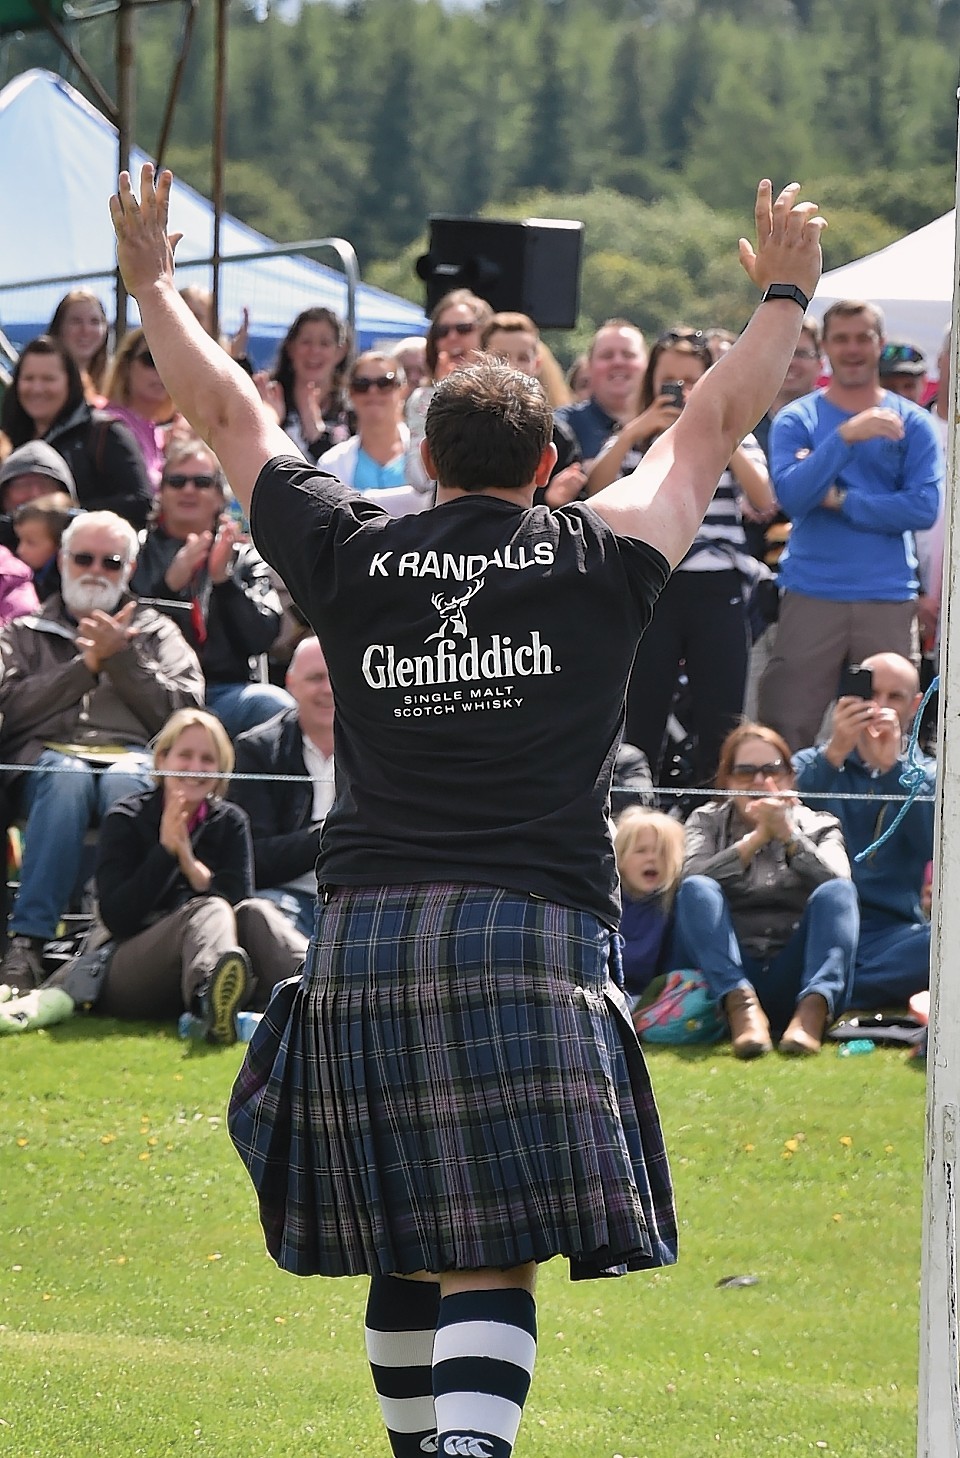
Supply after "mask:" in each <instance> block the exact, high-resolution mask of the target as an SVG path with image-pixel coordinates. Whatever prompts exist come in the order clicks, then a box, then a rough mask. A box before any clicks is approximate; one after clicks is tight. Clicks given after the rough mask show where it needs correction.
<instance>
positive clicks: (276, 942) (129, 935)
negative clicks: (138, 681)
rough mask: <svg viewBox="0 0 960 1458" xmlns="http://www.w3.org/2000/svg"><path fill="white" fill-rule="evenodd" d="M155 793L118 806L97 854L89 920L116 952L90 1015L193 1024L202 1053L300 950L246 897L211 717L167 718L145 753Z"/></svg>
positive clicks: (245, 834) (246, 842) (260, 1000)
mask: <svg viewBox="0 0 960 1458" xmlns="http://www.w3.org/2000/svg"><path fill="white" fill-rule="evenodd" d="M153 758H154V768H155V770H156V772H157V773H156V775H155V778H156V779H157V785H156V787H155V788H154V789H152V790H147V791H145V792H144V793H142V794H139V795H131V796H129V797H127V798H126V799H123V800H118V801H116V802H115V804H114V805H112V806H111V808H110V810H109V811H108V813H107V814H106V815H105V816H104V819H103V824H102V825H101V827H100V840H99V845H98V851H97V871H96V885H97V896H98V898H99V904H100V917H101V919H102V921H103V923H104V925H105V927H106V928H107V930H108V931H109V933H110V934H111V936H112V937H113V938H114V940H115V942H116V944H117V945H116V949H115V951H114V952H113V955H112V957H111V959H110V965H109V970H108V971H107V974H106V977H105V979H104V984H103V990H102V992H101V994H100V998H99V1000H98V1002H97V1011H98V1012H102V1013H106V1014H107V1016H109V1017H118V1018H175V1017H177V1016H178V1015H179V1014H180V1013H181V1012H183V1011H184V1010H186V1011H189V1012H194V1013H196V1014H197V1015H198V1016H200V1017H201V1018H202V1019H203V1020H204V1022H205V1024H206V1027H207V1038H208V1041H210V1042H212V1043H233V1042H235V1041H236V1037H237V1032H236V1014H237V1012H238V1011H239V1010H240V1009H241V1008H242V1007H245V1006H253V1007H256V1008H263V1007H265V1006H266V1004H267V1000H268V999H269V997H270V994H271V992H272V991H273V988H274V986H275V985H276V983H278V982H282V981H283V979H284V978H286V977H290V976H292V975H293V973H294V972H295V971H296V970H297V968H298V967H299V965H300V963H301V962H302V960H303V958H304V956H305V954H306V949H307V939H306V937H304V936H301V934H300V933H299V932H298V931H296V929H295V928H294V927H293V926H291V924H290V923H289V922H288V921H287V919H286V917H285V916H284V915H283V913H282V912H281V911H280V910H278V908H277V907H276V906H274V905H273V903H272V902H270V901H264V900H260V899H258V898H256V897H254V894H253V849H252V844H251V839H250V823H249V821H248V819H247V816H246V813H245V812H244V811H243V810H241V809H240V807H239V806H238V805H234V804H232V803H231V802H230V801H228V800H224V798H223V795H224V792H225V790H226V788H227V784H228V781H229V778H230V773H231V771H232V770H233V765H234V753H233V745H232V743H231V742H230V739H229V737H228V735H227V732H226V730H225V729H224V727H223V725H222V724H221V723H220V720H219V719H217V718H215V717H214V715H213V714H208V713H206V712H205V711H204V710H202V709H179V710H177V712H176V713H175V714H172V715H171V717H170V718H169V719H168V720H167V722H166V724H165V725H164V726H163V728H162V729H161V730H160V733H159V734H158V735H157V737H156V739H155V741H154V755H153Z"/></svg>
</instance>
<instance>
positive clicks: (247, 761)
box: [230, 636, 334, 936]
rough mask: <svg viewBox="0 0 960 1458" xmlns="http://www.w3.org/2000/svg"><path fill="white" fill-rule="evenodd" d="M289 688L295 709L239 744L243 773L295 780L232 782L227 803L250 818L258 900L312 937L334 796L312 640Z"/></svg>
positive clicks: (325, 709) (299, 656) (327, 722)
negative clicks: (323, 838)
mask: <svg viewBox="0 0 960 1458" xmlns="http://www.w3.org/2000/svg"><path fill="white" fill-rule="evenodd" d="M287 688H288V689H289V691H290V693H291V694H292V695H293V697H294V699H295V700H296V707H295V708H293V709H287V710H286V712H285V713H283V714H278V715H277V717H276V718H274V719H271V720H269V722H268V723H266V724H261V725H259V726H258V727H257V728H256V729H249V730H248V731H247V733H246V734H241V735H240V736H239V737H238V739H237V742H236V750H237V766H236V768H237V773H238V774H245V775H289V776H292V777H293V778H291V779H288V780H286V781H280V782H279V783H278V782H277V781H276V780H268V779H249V780H248V779H239V780H238V779H235V780H234V781H233V782H232V784H231V786H230V799H231V800H233V801H235V802H236V804H238V805H240V806H242V808H243V809H244V810H245V811H246V812H247V815H248V816H249V817H250V829H251V833H252V835H253V863H254V874H255V878H256V888H257V895H258V896H263V897H265V898H266V899H267V900H268V901H273V902H275V903H276V904H277V905H278V906H279V907H280V909H281V911H283V912H284V913H285V914H286V915H287V916H288V917H289V918H290V920H291V921H292V922H293V924H294V926H296V927H297V929H298V930H299V931H301V932H303V934H304V936H310V934H311V932H312V931H313V922H314V915H315V912H316V904H317V874H316V870H315V866H316V861H317V856H318V855H319V854H320V830H321V827H322V825H323V821H324V818H325V816H326V813H327V811H328V810H329V809H330V806H331V805H332V804H333V796H334V786H333V689H332V688H331V686H330V673H329V670H328V668H327V661H326V659H325V658H324V656H323V649H322V648H321V647H320V643H319V641H318V640H317V639H316V638H315V637H313V636H311V637H308V638H303V639H301V641H300V642H299V643H298V644H297V647H296V649H295V650H294V654H293V657H292V658H291V660H290V667H289V668H288V669H287Z"/></svg>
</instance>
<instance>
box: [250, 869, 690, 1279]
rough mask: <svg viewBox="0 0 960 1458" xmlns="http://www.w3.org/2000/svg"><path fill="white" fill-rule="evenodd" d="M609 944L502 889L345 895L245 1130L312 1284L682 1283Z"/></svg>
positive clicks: (267, 1042) (291, 1002)
mask: <svg viewBox="0 0 960 1458" xmlns="http://www.w3.org/2000/svg"><path fill="white" fill-rule="evenodd" d="M612 942H613V943H615V938H612V937H611V934H610V932H609V931H608V929H607V928H606V927H604V926H603V925H601V923H600V922H599V921H597V920H596V919H595V918H594V917H591V916H589V915H587V914H586V913H583V912H578V911H574V910H571V909H570V908H568V907H563V906H557V905H553V904H551V903H549V902H546V901H543V900H540V899H538V898H534V897H528V896H523V895H520V894H517V893H515V892H510V891H504V890H499V889H496V888H493V887H486V886H465V885H460V884H457V885H446V884H443V885H435V884H431V885H414V886H392V887H387V888H382V889H381V888H376V889H372V888H359V889H358V888H350V887H348V888H339V889H337V890H335V891H334V892H333V893H332V895H331V896H330V898H329V899H328V901H327V903H326V905H325V906H323V907H322V908H321V914H320V916H319V918H318V923H317V931H316V935H315V938H314V941H313V942H312V943H311V946H310V951H309V954H308V957H307V963H306V967H305V970H304V973H303V976H302V978H300V979H291V980H290V981H288V982H285V983H282V984H281V985H280V986H279V987H278V988H277V989H276V991H275V993H274V996H273V998H272V1000H271V1002H270V1005H269V1007H268V1008H267V1011H266V1013H265V1015H264V1017H263V1020H262V1021H261V1023H260V1025H259V1027H258V1029H257V1031H256V1033H255V1034H254V1037H253V1040H252V1041H251V1043H250V1045H249V1048H248V1050H247V1055H246V1058H245V1061H244V1064H243V1067H242V1068H241V1071H240V1073H239V1075H238V1077H237V1081H236V1083H235V1085H234V1088H233V1092H232V1095H231V1099H230V1107H229V1112H228V1128H229V1132H230V1137H231V1139H232V1140H233V1143H234V1145H235V1146H236V1149H237V1152H238V1153H239V1155H240V1157H241V1159H242V1160H243V1162H244V1164H245V1165H246V1167H247V1171H248V1173H249V1174H250V1177H251V1179H252V1181H253V1184H254V1187H255V1189H256V1193H257V1197H258V1201H259V1206H260V1219H261V1223H262V1225H263V1230H264V1234H265V1237H266V1244H267V1249H268V1251H269V1253H270V1255H271V1256H272V1257H273V1258H274V1260H275V1261H276V1262H277V1264H278V1265H279V1266H280V1267H282V1268H283V1269H284V1270H287V1271H292V1272H294V1273H295V1274H297V1275H302V1276H307V1275H317V1274H322V1275H359V1274H363V1273H368V1274H371V1275H374V1274H389V1273H396V1274H410V1273H411V1272H414V1271H422V1270H427V1271H433V1272H440V1271H445V1270H475V1269H479V1268H483V1267H498V1268H504V1267H509V1266H515V1265H520V1264H523V1263H524V1262H527V1261H545V1260H549V1259H550V1258H551V1257H553V1256H556V1255H563V1256H566V1257H568V1258H569V1259H570V1261H571V1273H572V1275H573V1276H574V1278H575V1279H580V1278H584V1277H588V1276H594V1275H597V1276H599V1275H607V1274H620V1273H621V1272H622V1271H624V1270H637V1269H643V1268H648V1267H652V1266H661V1265H668V1264H671V1263H672V1262H673V1261H674V1260H676V1247H677V1229H676V1217H675V1214H674V1209H673V1196H672V1190H671V1184H670V1174H669V1169H668V1166H667V1157H666V1151H665V1149H664V1144H663V1137H662V1134H661V1130H660V1120H659V1116H658V1113H657V1108H656V1104H655V1102H654V1098H653V1093H652V1090H651V1087H650V1081H649V1077H648V1075H647V1072H646V1068H645V1065H644V1062H643V1056H642V1054H641V1052H640V1047H639V1044H638V1042H637V1039H636V1035H635V1033H634V1031H633V1027H632V1025H631V1023H630V1020H629V1017H628V1015H627V1012H626V1007H625V1004H624V1003H623V999H622V997H621V995H620V993H619V990H618V989H617V987H616V986H615V985H614V983H613V982H612V980H611V979H610V975H609V960H610V956H611V943H612Z"/></svg>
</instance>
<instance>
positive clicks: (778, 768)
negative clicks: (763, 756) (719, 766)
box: [730, 759, 786, 785]
mask: <svg viewBox="0 0 960 1458" xmlns="http://www.w3.org/2000/svg"><path fill="white" fill-rule="evenodd" d="M785 769H786V765H785V764H784V762H783V760H782V759H773V760H771V761H770V763H769V764H735V765H734V766H733V768H732V769H731V771H730V778H731V779H732V780H739V782H740V783H741V784H744V785H745V784H749V783H750V782H751V781H752V780H755V779H756V778H757V775H760V776H761V777H762V778H763V779H768V778H770V779H774V780H775V779H776V778H777V776H778V775H782V774H783V772H784V770H785Z"/></svg>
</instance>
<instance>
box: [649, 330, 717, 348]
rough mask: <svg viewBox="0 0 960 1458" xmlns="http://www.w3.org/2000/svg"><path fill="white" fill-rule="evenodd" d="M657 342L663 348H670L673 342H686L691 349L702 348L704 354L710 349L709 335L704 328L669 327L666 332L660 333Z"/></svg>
mask: <svg viewBox="0 0 960 1458" xmlns="http://www.w3.org/2000/svg"><path fill="white" fill-rule="evenodd" d="M657 343H658V344H659V345H660V346H661V348H663V349H669V348H670V346H671V345H672V344H686V345H688V346H689V348H690V349H698V350H701V351H702V352H703V353H704V354H707V353H709V350H710V346H709V344H708V343H707V336H706V335H705V334H704V332H703V330H702V329H668V330H667V332H666V334H661V335H660V338H659V339H658V340H657Z"/></svg>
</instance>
